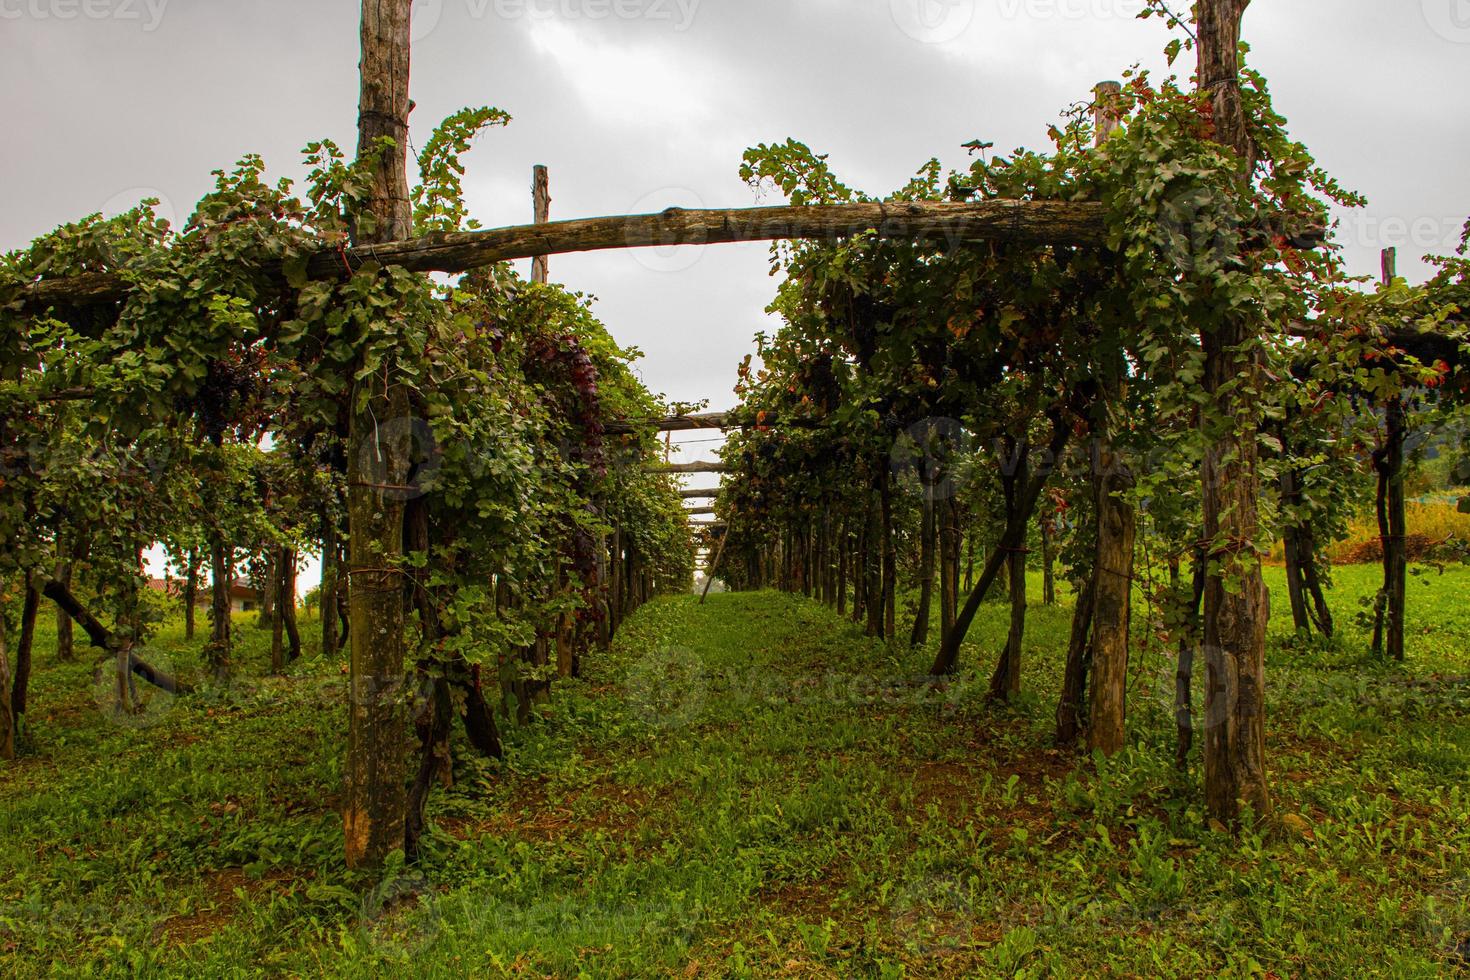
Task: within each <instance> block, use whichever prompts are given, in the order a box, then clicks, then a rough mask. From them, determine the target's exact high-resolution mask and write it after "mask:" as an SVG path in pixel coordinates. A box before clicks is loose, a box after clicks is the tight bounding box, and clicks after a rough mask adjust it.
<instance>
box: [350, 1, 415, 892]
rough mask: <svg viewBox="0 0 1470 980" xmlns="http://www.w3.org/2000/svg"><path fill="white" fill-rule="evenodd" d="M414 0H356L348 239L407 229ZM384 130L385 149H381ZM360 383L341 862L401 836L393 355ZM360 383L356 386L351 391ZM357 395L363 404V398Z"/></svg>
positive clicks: (353, 459) (403, 409)
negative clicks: (361, 205) (354, 155)
mask: <svg viewBox="0 0 1470 980" xmlns="http://www.w3.org/2000/svg"><path fill="white" fill-rule="evenodd" d="M412 6H413V0H363V4H362V64H361V72H362V96H361V102H360V105H359V112H358V147H357V152H358V158H359V160H361V161H363V162H366V163H367V164H368V166H369V168H370V172H371V174H372V180H373V184H372V203H371V218H372V219H373V220H372V227H371V228H368V227H359V229H358V234H357V235H356V244H359V245H363V244H368V245H370V244H373V243H376V242H386V241H392V240H394V239H399V240H401V239H405V238H407V237H409V235H410V234H411V233H412V223H413V216H412V210H411V208H410V205H409V196H408V155H407V152H408V113H409V99H408V78H409V20H410V10H411V8H412ZM384 137H387V138H388V139H391V140H392V146H391V148H389V149H387V150H380V149H379V141H380V140H381V139H382V138H384ZM360 384H362V385H365V386H368V393H367V398H366V400H365V402H364V401H363V400H361V399H358V398H354V401H353V410H352V416H351V436H350V439H349V443H348V445H349V457H348V471H347V472H348V491H347V493H348V530H349V535H350V542H349V549H348V608H349V613H350V622H351V628H350V630H349V633H350V640H351V647H352V666H351V682H352V692H351V713H350V716H349V723H348V735H347V772H346V777H347V789H346V801H345V804H344V806H343V814H342V822H343V831H344V836H345V839H346V846H347V866H348V867H350V868H358V867H374V866H377V865H380V864H382V863H383V861H384V860H385V859H386V858H387V857H388V855H389V854H391V853H392V852H393V851H395V850H397V849H398V848H401V847H403V846H404V812H405V806H406V799H407V795H406V792H405V788H404V782H405V777H406V768H405V767H406V753H405V749H406V746H407V736H408V724H407V720H408V714H407V709H406V706H405V703H404V694H405V690H406V685H405V682H404V681H405V678H404V669H403V660H404V646H403V628H404V610H403V587H402V582H401V581H400V578H399V573H398V572H397V570H396V569H395V567H394V565H395V560H396V559H397V558H398V557H399V556H401V555H402V553H403V517H404V506H403V501H402V500H401V499H400V497H399V495H397V494H395V493H393V492H392V491H390V490H386V489H384V488H385V487H391V486H402V485H404V484H406V483H407V482H408V473H409V464H410V449H411V447H410V444H409V443H410V434H409V426H406V425H401V424H399V425H391V426H390V425H388V423H389V422H392V421H395V420H401V419H405V418H407V416H408V396H407V391H406V389H405V388H404V386H403V385H402V383H400V381H399V379H398V378H396V377H395V376H394V371H393V365H391V364H390V365H387V366H386V367H385V369H384V370H383V371H382V372H375V373H374V374H373V375H372V376H371V377H370V378H366V379H364V380H363V381H361V382H360ZM354 394H356V393H354ZM359 405H361V406H362V407H360V408H359Z"/></svg>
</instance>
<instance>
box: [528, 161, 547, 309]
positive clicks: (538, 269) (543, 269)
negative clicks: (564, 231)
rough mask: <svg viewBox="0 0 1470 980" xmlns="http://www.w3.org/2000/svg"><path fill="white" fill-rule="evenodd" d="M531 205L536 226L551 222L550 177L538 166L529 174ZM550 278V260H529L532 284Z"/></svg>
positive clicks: (545, 258) (541, 258)
mask: <svg viewBox="0 0 1470 980" xmlns="http://www.w3.org/2000/svg"><path fill="white" fill-rule="evenodd" d="M531 203H532V207H533V208H534V210H535V220H536V224H538V225H544V224H546V223H547V222H548V221H550V220H551V177H550V174H549V173H548V172H547V170H546V168H545V167H543V166H541V165H540V164H537V165H536V168H535V170H533V171H532V172H531ZM550 276H551V260H550V258H549V257H548V256H545V255H537V256H535V257H534V258H532V259H531V281H532V282H540V283H544V282H548V281H549V280H550Z"/></svg>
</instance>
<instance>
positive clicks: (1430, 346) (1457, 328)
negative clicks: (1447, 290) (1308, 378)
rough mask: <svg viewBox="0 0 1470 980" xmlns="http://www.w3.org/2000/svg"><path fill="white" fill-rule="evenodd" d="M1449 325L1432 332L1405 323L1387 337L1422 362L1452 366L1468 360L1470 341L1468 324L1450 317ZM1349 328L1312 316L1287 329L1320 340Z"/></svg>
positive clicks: (1390, 342) (1308, 338) (1304, 337)
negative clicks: (1464, 350) (1469, 341)
mask: <svg viewBox="0 0 1470 980" xmlns="http://www.w3.org/2000/svg"><path fill="white" fill-rule="evenodd" d="M1445 327H1446V328H1447V332H1438V331H1433V332H1432V331H1427V330H1421V329H1419V328H1418V327H1417V326H1412V325H1409V324H1405V325H1403V326H1400V327H1397V328H1395V329H1392V330H1389V331H1388V332H1387V333H1386V334H1385V335H1384V338H1383V339H1384V342H1385V343H1387V344H1388V345H1389V346H1391V347H1397V348H1399V349H1400V350H1402V351H1404V352H1405V353H1407V354H1409V355H1410V356H1412V357H1415V358H1417V359H1418V360H1419V361H1420V363H1423V364H1433V363H1434V362H1435V361H1444V362H1445V363H1446V364H1449V365H1452V366H1453V365H1458V364H1459V363H1460V362H1461V361H1463V360H1464V358H1463V357H1462V355H1461V349H1462V347H1461V345H1462V344H1464V343H1466V342H1467V338H1466V337H1465V336H1464V327H1465V324H1463V323H1457V322H1455V321H1449V322H1447V323H1446V324H1445ZM1347 329H1349V326H1348V325H1347V324H1343V323H1329V322H1327V321H1323V320H1308V321H1306V322H1305V323H1302V322H1300V321H1298V322H1293V323H1291V324H1289V325H1288V327H1287V333H1288V334H1290V335H1291V336H1293V337H1297V338H1300V339H1303V340H1316V339H1318V338H1319V337H1321V336H1323V335H1324V334H1327V335H1331V334H1333V333H1339V332H1342V331H1344V330H1347Z"/></svg>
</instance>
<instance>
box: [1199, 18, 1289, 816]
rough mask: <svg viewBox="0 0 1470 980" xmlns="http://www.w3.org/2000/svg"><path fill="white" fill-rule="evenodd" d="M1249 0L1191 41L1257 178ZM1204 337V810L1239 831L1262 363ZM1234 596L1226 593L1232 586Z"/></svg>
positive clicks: (1232, 341)
mask: <svg viewBox="0 0 1470 980" xmlns="http://www.w3.org/2000/svg"><path fill="white" fill-rule="evenodd" d="M1249 4H1250V0H1200V2H1199V3H1198V4H1197V5H1196V7H1195V11H1196V24H1195V36H1196V39H1197V45H1196V48H1197V53H1198V78H1197V83H1198V86H1199V91H1200V92H1201V93H1203V94H1204V95H1207V96H1208V97H1209V98H1210V100H1211V102H1212V104H1213V108H1214V122H1215V138H1216V139H1217V140H1218V141H1219V142H1220V143H1222V144H1223V145H1225V146H1227V147H1229V148H1230V149H1232V150H1234V151H1235V153H1236V154H1237V155H1238V156H1239V158H1240V165H1241V171H1240V179H1241V181H1242V182H1246V181H1249V180H1250V175H1251V172H1252V171H1253V170H1254V168H1255V147H1254V146H1253V144H1252V142H1251V138H1250V132H1249V130H1248V129H1247V126H1246V117H1245V106H1244V103H1243V101H1242V99H1241V92H1240V31H1241V19H1242V18H1243V17H1244V16H1245V10H1246V7H1247V6H1249ZM1210 319H1211V322H1209V323H1206V324H1203V325H1202V327H1201V330H1200V344H1201V347H1202V348H1203V350H1204V355H1205V365H1204V386H1205V391H1206V392H1207V393H1208V395H1209V396H1210V402H1209V404H1208V405H1206V406H1205V409H1206V410H1205V411H1204V412H1202V413H1201V426H1202V428H1203V434H1204V436H1205V441H1206V450H1205V457H1204V466H1203V473H1202V478H1201V485H1202V490H1203V499H1204V524H1205V533H1204V538H1205V540H1206V541H1208V542H1210V545H1209V548H1210V554H1209V556H1208V561H1209V566H1208V567H1209V576H1208V579H1207V580H1206V584H1205V597H1204V652H1205V668H1206V674H1207V677H1206V690H1205V803H1206V807H1207V809H1208V811H1209V814H1210V816H1211V817H1213V818H1214V819H1216V820H1219V821H1221V822H1222V823H1224V824H1226V825H1228V826H1232V827H1233V826H1235V825H1237V824H1238V823H1239V818H1240V807H1241V804H1242V803H1245V804H1247V805H1249V806H1250V807H1251V808H1252V809H1253V810H1254V811H1255V814H1256V816H1257V817H1258V818H1262V817H1266V816H1267V815H1269V813H1270V811H1271V794H1270V791H1269V789H1268V788H1267V785H1266V728H1265V721H1266V716H1265V694H1266V691H1265V687H1266V678H1265V660H1266V621H1267V619H1268V618H1269V616H1270V600H1269V596H1268V594H1267V592H1266V584H1265V581H1264V579H1263V578H1262V575H1261V559H1260V556H1259V555H1258V554H1257V553H1256V550H1255V548H1256V537H1257V535H1258V533H1259V531H1260V518H1259V507H1258V503H1257V497H1258V496H1259V492H1260V474H1259V472H1258V455H1259V454H1258V449H1257V446H1256V434H1257V433H1256V429H1257V427H1258V417H1259V404H1260V394H1259V393H1260V389H1261V355H1260V352H1259V351H1258V350H1257V349H1256V348H1255V344H1256V343H1257V341H1258V339H1259V338H1258V337H1257V332H1258V329H1259V324H1258V323H1256V322H1254V321H1253V320H1252V319H1251V318H1250V317H1249V316H1245V315H1241V314H1240V313H1238V312H1235V311H1229V310H1222V311H1221V312H1220V314H1219V315H1218V316H1213V317H1211V318H1210ZM1227 578H1229V579H1230V587H1229V588H1227V587H1226V579H1227Z"/></svg>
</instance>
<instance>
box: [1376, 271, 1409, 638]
mask: <svg viewBox="0 0 1470 980" xmlns="http://www.w3.org/2000/svg"><path fill="white" fill-rule="evenodd" d="M1382 263H1383V284H1384V285H1385V286H1387V285H1389V284H1391V283H1392V282H1393V280H1394V278H1395V277H1396V276H1397V275H1398V250H1397V249H1394V248H1386V249H1384V250H1383V253H1382ZM1383 416H1384V435H1383V445H1382V446H1381V447H1380V448H1379V449H1378V451H1377V452H1375V453H1374V454H1373V466H1374V469H1376V470H1377V471H1378V534H1379V538H1380V539H1381V543H1382V550H1383V588H1382V590H1381V591H1380V592H1379V594H1378V600H1377V603H1376V605H1375V610H1374V611H1375V616H1374V626H1373V653H1374V655H1375V656H1382V655H1383V654H1384V653H1385V652H1386V653H1387V655H1388V657H1389V658H1390V659H1393V660H1398V661H1402V660H1403V659H1404V614H1405V612H1406V606H1407V604H1408V573H1409V555H1408V540H1407V536H1408V530H1409V528H1408V512H1407V504H1406V502H1405V499H1404V441H1405V440H1406V439H1407V438H1408V417H1407V413H1406V411H1405V404H1404V396H1403V394H1402V393H1396V394H1394V395H1392V396H1390V397H1389V398H1388V400H1387V401H1386V402H1385V403H1384V406H1383Z"/></svg>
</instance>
